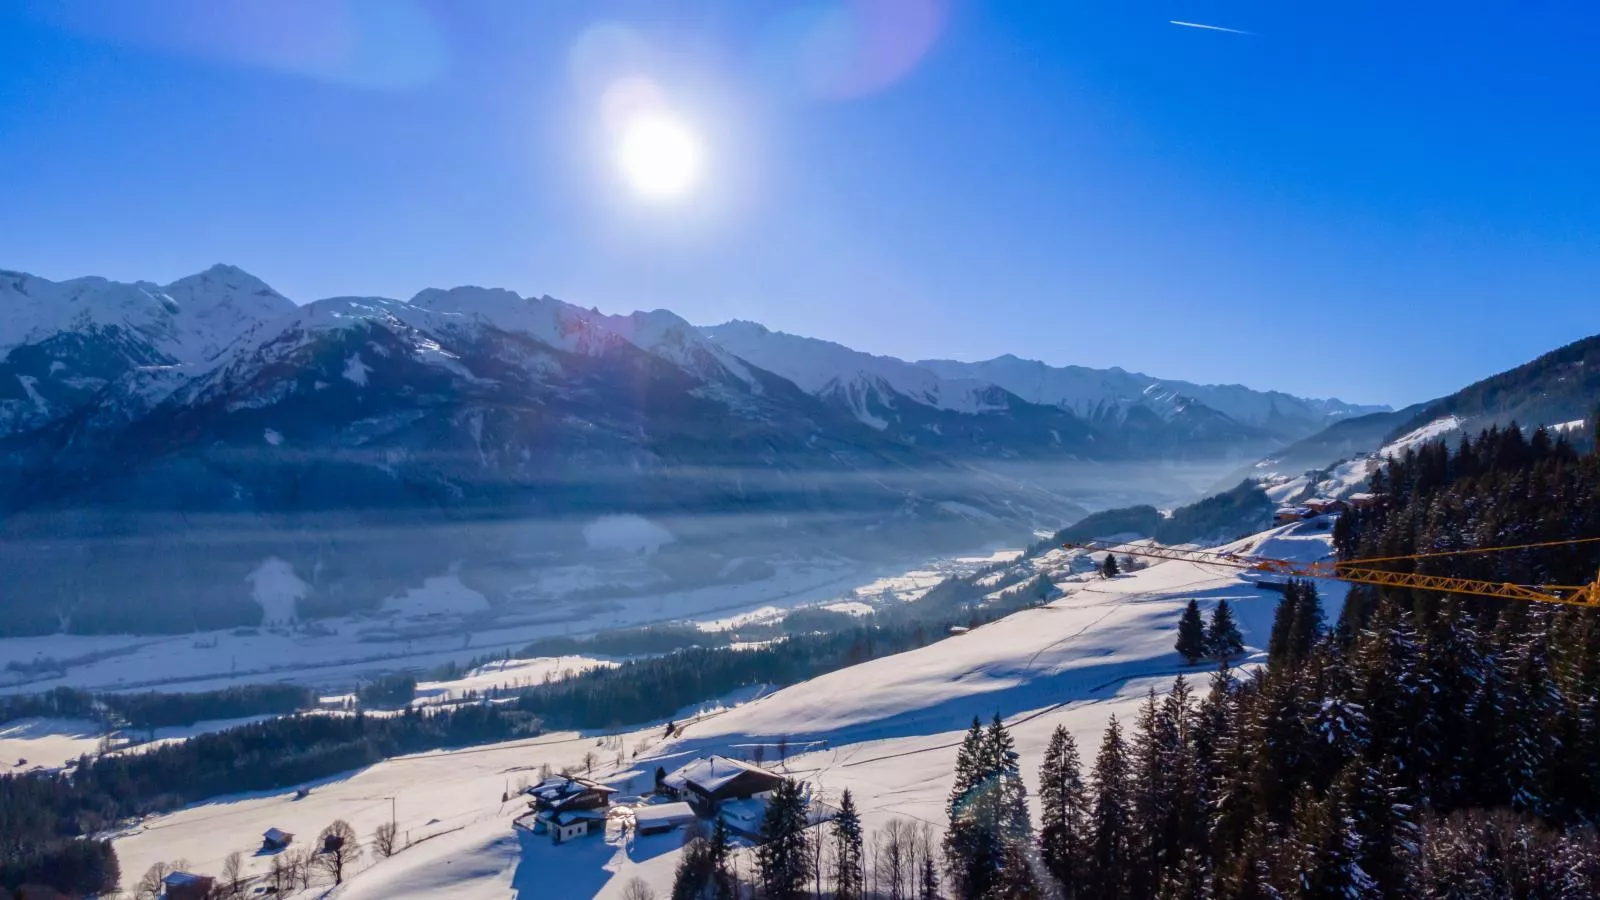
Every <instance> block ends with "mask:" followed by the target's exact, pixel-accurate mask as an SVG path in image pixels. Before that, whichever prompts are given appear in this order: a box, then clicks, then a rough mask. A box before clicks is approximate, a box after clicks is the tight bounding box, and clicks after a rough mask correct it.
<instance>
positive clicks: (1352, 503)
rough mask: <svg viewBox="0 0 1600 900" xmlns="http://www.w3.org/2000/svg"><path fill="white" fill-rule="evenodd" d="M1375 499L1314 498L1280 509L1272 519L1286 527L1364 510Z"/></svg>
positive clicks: (1363, 496)
mask: <svg viewBox="0 0 1600 900" xmlns="http://www.w3.org/2000/svg"><path fill="white" fill-rule="evenodd" d="M1377 499H1378V497H1377V495H1376V494H1351V495H1350V496H1348V497H1345V498H1343V499H1340V498H1337V497H1314V498H1312V499H1310V500H1307V501H1305V502H1304V503H1301V504H1300V505H1298V506H1284V507H1280V508H1279V509H1278V510H1277V511H1276V512H1274V513H1273V514H1272V519H1273V521H1274V522H1276V523H1278V524H1279V525H1286V524H1289V523H1291V522H1300V521H1303V520H1305V519H1315V518H1317V517H1318V516H1330V515H1337V514H1339V513H1342V512H1344V511H1346V510H1350V509H1366V508H1367V507H1369V506H1371V505H1372V504H1373V503H1375V502H1377Z"/></svg>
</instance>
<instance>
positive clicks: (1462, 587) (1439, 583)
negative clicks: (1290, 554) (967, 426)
mask: <svg viewBox="0 0 1600 900" xmlns="http://www.w3.org/2000/svg"><path fill="white" fill-rule="evenodd" d="M1595 542H1600V538H1582V539H1578V540H1570V541H1546V542H1543V543H1539V544H1518V545H1516V546H1513V547H1485V548H1482V549H1477V550H1452V551H1447V552H1443V553H1415V554H1412V555H1410V556H1384V557H1379V558H1376V559H1351V560H1345V561H1344V562H1337V561H1332V560H1324V561H1321V562H1310V563H1303V562H1294V561H1292V560H1287V559H1273V558H1272V557H1268V556H1252V555H1249V554H1244V553H1222V552H1219V551H1216V550H1179V549H1176V548H1171V547H1158V546H1154V545H1145V544H1119V543H1113V542H1110V541H1085V542H1083V543H1068V544H1062V545H1061V546H1062V547H1063V548H1065V549H1067V550H1088V551H1093V552H1097V553H1098V552H1102V551H1103V552H1106V553H1121V554H1124V555H1127V556H1143V557H1148V558H1151V559H1176V560H1182V561H1185V562H1195V563H1205V564H1208V565H1218V566H1229V567H1231V568H1235V569H1249V570H1251V571H1255V572H1267V573H1270V574H1273V575H1287V576H1290V577H1293V578H1336V579H1338V580H1340V581H1349V582H1352V583H1355V584H1376V585H1382V586H1384V587H1401V588H1413V589H1416V590H1422V591H1443V592H1446V593H1450V594H1471V595H1473V596H1478V597H1499V598H1501V599H1503V600H1528V601H1532V602H1536V603H1563V604H1566V605H1568V606H1586V607H1596V606H1600V574H1597V575H1596V577H1595V581H1594V582H1593V583H1592V584H1584V585H1557V584H1537V585H1526V584H1506V583H1503V582H1498V581H1481V580H1478V579H1474V578H1447V577H1445V576H1442V575H1421V574H1418V573H1416V572H1396V571H1392V570H1390V569H1383V568H1377V567H1376V564H1379V563H1393V562H1404V561H1408V560H1415V559H1432V558H1435V557H1441V556H1466V555H1472V554H1482V553H1502V552H1505V551H1507V550H1531V549H1534V548H1538V547H1564V546H1569V545H1572V544H1589V543H1595Z"/></svg>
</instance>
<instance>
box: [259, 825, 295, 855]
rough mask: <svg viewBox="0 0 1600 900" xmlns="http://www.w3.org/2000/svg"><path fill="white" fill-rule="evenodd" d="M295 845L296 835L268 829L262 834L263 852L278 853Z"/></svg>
mask: <svg viewBox="0 0 1600 900" xmlns="http://www.w3.org/2000/svg"><path fill="white" fill-rule="evenodd" d="M292 843H294V835H292V834H290V833H289V832H287V831H279V830H278V829H276V828H268V829H267V830H266V831H264V832H262V833H261V852H262V853H278V852H281V851H282V850H284V849H285V848H287V847H288V846H289V845H290V844H292Z"/></svg>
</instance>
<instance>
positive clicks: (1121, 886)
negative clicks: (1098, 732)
mask: <svg viewBox="0 0 1600 900" xmlns="http://www.w3.org/2000/svg"><path fill="white" fill-rule="evenodd" d="M1130 780H1131V773H1130V767H1129V760H1128V748H1127V746H1126V744H1124V743H1123V740H1122V727H1121V726H1120V725H1118V724H1117V717H1116V716H1112V717H1111V722H1110V724H1108V725H1107V726H1106V733H1105V738H1104V739H1103V740H1102V741H1101V743H1100V753H1099V754H1098V755H1097V756H1096V757H1095V762H1094V772H1093V774H1092V776H1091V781H1092V786H1093V788H1094V807H1093V821H1092V823H1091V826H1092V827H1093V829H1094V846H1093V849H1092V851H1091V856H1090V859H1089V873H1090V874H1089V882H1090V885H1091V886H1092V891H1093V893H1092V894H1091V896H1094V897H1097V898H1102V900H1122V898H1129V897H1131V895H1130V894H1129V893H1128V876H1129V874H1130V872H1129V866H1131V865H1132V864H1133V863H1134V858H1133V853H1132V846H1133V799H1132V794H1133V788H1132V786H1131V784H1130Z"/></svg>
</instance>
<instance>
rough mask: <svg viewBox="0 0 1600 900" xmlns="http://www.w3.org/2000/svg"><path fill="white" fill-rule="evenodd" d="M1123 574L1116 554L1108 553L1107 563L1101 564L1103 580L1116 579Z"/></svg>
mask: <svg viewBox="0 0 1600 900" xmlns="http://www.w3.org/2000/svg"><path fill="white" fill-rule="evenodd" d="M1121 574H1122V567H1121V566H1119V565H1117V557H1116V554H1114V553H1107V554H1106V558H1105V561H1104V562H1102V563H1101V564H1100V576H1101V577H1102V578H1115V577H1117V576H1118V575H1121Z"/></svg>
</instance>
